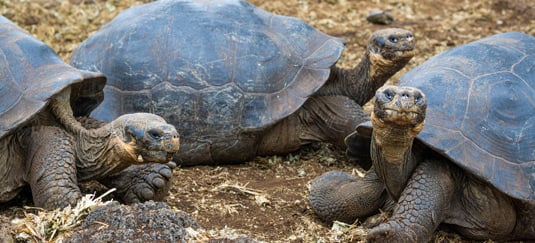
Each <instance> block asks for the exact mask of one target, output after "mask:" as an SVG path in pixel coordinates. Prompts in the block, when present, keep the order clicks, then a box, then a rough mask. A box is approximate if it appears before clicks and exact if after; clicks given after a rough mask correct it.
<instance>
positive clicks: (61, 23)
mask: <svg viewBox="0 0 535 243" xmlns="http://www.w3.org/2000/svg"><path fill="white" fill-rule="evenodd" d="M143 2H146V1H139V0H109V1H103V0H0V13H1V14H2V15H4V16H5V17H7V18H9V19H11V20H12V21H15V22H16V23H18V24H19V25H20V26H21V27H23V28H25V29H27V30H28V31H29V32H30V33H32V34H33V35H35V36H36V37H37V38H39V39H41V40H43V41H44V42H46V43H48V44H49V45H50V46H52V47H53V48H54V49H55V50H56V51H57V52H58V54H59V55H60V56H61V57H62V58H64V60H66V61H68V58H69V55H70V53H71V51H72V50H73V49H74V48H75V47H76V46H77V45H78V44H79V43H80V42H81V41H83V40H84V39H85V38H87V36H89V35H90V34H91V33H92V32H94V31H96V30H97V29H98V28H100V27H101V26H102V25H103V24H105V23H107V22H108V21H109V20H111V19H112V18H113V17H115V16H116V15H117V14H118V13H119V12H120V11H121V10H123V9H125V8H127V7H128V6H132V5H137V4H141V3H143ZM251 2H252V3H254V4H256V5H257V6H259V7H261V8H263V9H265V10H268V11H271V12H274V13H277V14H282V15H289V16H294V17H297V18H300V19H303V20H305V21H307V22H308V23H310V24H311V25H313V26H315V27H316V28H318V29H320V30H321V31H323V32H325V33H328V34H331V35H334V36H337V37H342V38H344V39H346V40H347V41H348V44H347V49H346V50H345V52H344V55H343V57H342V58H341V60H340V61H339V65H342V66H345V67H349V66H353V65H356V64H357V62H358V61H359V59H360V56H361V55H362V53H363V50H364V46H365V43H366V41H367V38H368V37H369V36H370V34H371V33H372V32H373V31H375V30H377V29H380V28H385V27H386V26H383V25H375V24H371V23H369V22H367V21H366V16H367V15H368V14H369V13H371V12H372V11H373V10H377V9H381V10H383V11H389V12H391V13H392V15H393V16H394V18H395V21H394V22H393V23H392V24H391V25H389V26H388V27H398V28H404V29H409V30H412V31H413V32H414V34H415V36H416V38H417V48H416V49H417V56H416V57H415V58H414V59H413V60H412V61H411V62H410V63H409V65H408V66H407V67H406V68H405V69H403V70H402V71H400V72H399V73H398V74H397V75H396V76H395V77H394V78H392V79H391V82H393V83H395V81H396V80H397V79H398V78H399V77H400V76H401V75H402V74H403V73H405V72H406V71H407V70H410V69H411V68H413V67H415V66H416V65H418V64H420V63H422V62H423V61H425V60H426V59H428V58H429V57H431V56H434V55H436V54H438V53H440V52H442V51H445V50H447V49H450V48H452V47H454V46H457V45H461V44H463V43H466V42H470V41H473V40H477V39H479V38H482V37H485V36H488V35H492V34H496V33H500V32H507V31H521V32H525V33H528V34H531V35H535V5H533V2H531V0H482V1H471V0H449V1H431V0H420V1H416V0H366V1H356V0H269V1H262V0H251ZM490 61H492V60H489V62H490ZM356 168H357V167H356V166H355V165H353V164H351V163H349V162H347V160H346V159H345V157H344V153H343V151H340V150H338V149H335V148H333V147H332V146H329V145H326V144H322V145H319V146H309V147H306V148H303V149H302V150H300V151H297V152H295V153H292V154H289V155H286V156H271V157H258V158H256V159H254V160H253V161H250V162H247V163H244V164H239V165H221V166H194V167H185V168H178V169H176V171H175V180H174V184H173V187H172V189H171V195H170V196H169V198H168V199H167V203H169V204H170V205H172V206H174V207H176V208H177V209H181V210H184V211H186V212H188V213H190V214H191V215H192V216H193V217H194V218H196V219H197V221H198V222H199V224H201V225H202V226H204V227H205V228H206V229H213V230H216V231H217V230H219V231H221V230H228V231H233V232H236V233H241V234H246V235H249V236H251V238H254V239H257V240H261V241H268V242H337V241H344V242H346V241H359V240H361V239H362V238H361V237H362V235H363V234H365V230H363V229H362V228H361V227H359V226H358V225H357V226H352V227H350V230H345V231H341V232H340V231H337V230H331V226H330V225H327V224H323V223H322V222H320V221H319V220H318V219H317V218H316V217H315V215H314V213H313V212H312V210H311V209H310V207H309V206H308V202H307V184H308V182H309V181H310V180H312V179H313V178H315V177H316V176H318V175H320V174H322V173H324V172H327V171H330V170H335V169H338V170H343V171H347V172H352V171H354V170H356ZM19 200H23V201H19V202H17V203H15V204H9V205H4V206H2V207H0V218H2V220H1V221H7V219H9V218H12V217H14V216H15V215H20V212H21V210H20V209H21V205H23V204H29V203H31V202H30V201H29V199H27V198H26V199H25V198H24V197H21V198H19ZM433 241H436V242H443V241H454V242H457V241H462V239H460V237H458V236H456V235H455V234H447V233H443V232H439V233H437V234H436V237H435V238H434V239H433Z"/></svg>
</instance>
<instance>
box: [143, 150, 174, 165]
mask: <svg viewBox="0 0 535 243" xmlns="http://www.w3.org/2000/svg"><path fill="white" fill-rule="evenodd" d="M174 155H175V153H174V152H167V151H144V152H142V153H139V154H138V155H137V156H136V160H135V161H136V163H137V164H143V163H159V164H165V163H168V162H169V161H171V160H173V157H174Z"/></svg>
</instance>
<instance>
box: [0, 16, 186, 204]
mask: <svg viewBox="0 0 535 243" xmlns="http://www.w3.org/2000/svg"><path fill="white" fill-rule="evenodd" d="M0 79H1V82H0V94H1V95H0V148H1V151H0V202H6V201H9V200H11V199H12V198H14V197H15V196H16V195H17V194H18V192H19V191H20V190H21V189H22V188H23V187H24V186H26V185H29V186H30V188H31V191H32V196H33V200H34V204H35V206H38V207H43V208H47V209H52V208H57V207H64V206H67V205H70V204H75V203H76V202H77V200H78V199H79V198H80V197H81V192H80V189H79V187H78V185H77V183H78V181H85V180H92V179H95V180H99V181H100V182H102V183H103V184H105V185H107V186H110V187H116V188H117V189H118V191H119V192H120V193H119V195H120V196H121V197H122V199H123V200H124V201H125V202H137V201H145V200H151V199H154V200H157V199H161V198H163V197H164V196H165V194H166V190H167V189H168V186H169V179H170V177H171V175H172V173H171V168H170V166H171V165H167V164H166V163H168V162H169V161H170V160H171V159H172V156H173V154H174V153H175V152H176V151H177V150H178V147H179V140H178V139H179V138H178V133H177V131H176V129H175V128H174V127H173V126H172V125H170V124H167V122H166V121H165V120H164V119H163V118H161V117H159V116H156V115H153V114H148V113H136V114H126V115H123V116H121V117H118V118H117V119H115V120H113V121H112V122H110V123H106V124H104V123H100V125H99V128H95V129H90V128H89V127H90V124H91V123H94V122H95V120H94V119H91V118H87V117H86V118H83V119H80V120H76V118H75V117H76V116H86V115H88V114H89V112H91V110H92V109H93V108H94V107H96V106H97V105H98V104H99V103H100V102H101V101H102V96H103V91H102V89H103V88H104V85H105V82H106V79H105V78H104V76H103V75H102V74H100V73H95V72H88V71H82V70H78V69H76V68H73V67H72V66H69V65H67V64H66V63H64V62H63V61H62V60H61V59H60V58H59V57H58V56H57V55H56V53H55V52H54V51H53V50H52V49H51V48H50V47H48V46H47V45H46V44H44V43H42V42H40V41H39V40H37V39H35V38H33V37H32V36H31V35H29V34H28V33H27V32H25V31H24V30H22V29H20V28H19V27H18V26H16V25H15V24H13V23H12V22H10V21H9V20H8V19H6V18H4V17H2V16H0ZM80 121H81V122H83V123H80ZM84 126H88V128H87V129H86V127H84ZM148 163H150V164H148ZM152 163H159V164H152ZM130 165H136V166H131V167H130Z"/></svg>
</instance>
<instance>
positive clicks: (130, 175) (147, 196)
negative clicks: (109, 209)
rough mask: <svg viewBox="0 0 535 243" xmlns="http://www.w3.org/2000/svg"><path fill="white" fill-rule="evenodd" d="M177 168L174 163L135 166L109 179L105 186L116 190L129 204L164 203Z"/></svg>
mask: <svg viewBox="0 0 535 243" xmlns="http://www.w3.org/2000/svg"><path fill="white" fill-rule="evenodd" d="M175 167H176V164H175V163H174V162H169V163H167V164H145V165H134V166H130V167H128V168H127V169H125V170H123V171H121V172H119V173H118V174H116V175H114V176H112V177H111V178H108V179H107V180H106V181H105V182H103V184H105V185H106V186H108V187H110V188H116V189H117V192H116V194H117V195H118V196H119V197H120V198H121V200H122V201H123V202H125V203H127V204H131V203H137V202H145V201H149V200H154V201H162V200H163V199H164V198H165V197H166V196H167V193H168V191H169V188H170V186H171V178H172V176H173V169H174V168H175Z"/></svg>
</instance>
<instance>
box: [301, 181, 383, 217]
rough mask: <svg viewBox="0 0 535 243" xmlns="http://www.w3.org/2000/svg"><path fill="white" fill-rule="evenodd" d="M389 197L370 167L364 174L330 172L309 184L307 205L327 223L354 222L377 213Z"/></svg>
mask: <svg viewBox="0 0 535 243" xmlns="http://www.w3.org/2000/svg"><path fill="white" fill-rule="evenodd" d="M387 199H388V196H387V193H386V190H385V186H384V183H383V182H382V181H381V180H379V178H378V177H377V175H376V174H375V172H374V171H373V170H370V171H369V172H368V173H367V174H366V176H364V177H355V176H353V175H351V174H348V173H345V172H342V171H330V172H327V173H324V174H323V175H321V176H318V177H316V178H315V179H314V180H313V181H312V182H311V183H310V193H309V201H310V206H311V207H312V209H313V210H314V212H315V213H316V214H317V215H318V217H319V218H320V219H322V220H323V221H326V222H329V223H330V222H332V221H335V220H336V221H342V222H345V223H349V224H351V223H353V222H355V220H356V219H362V218H364V217H367V216H370V215H371V214H373V213H376V212H378V210H379V208H380V207H383V206H385V203H386V201H387Z"/></svg>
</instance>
